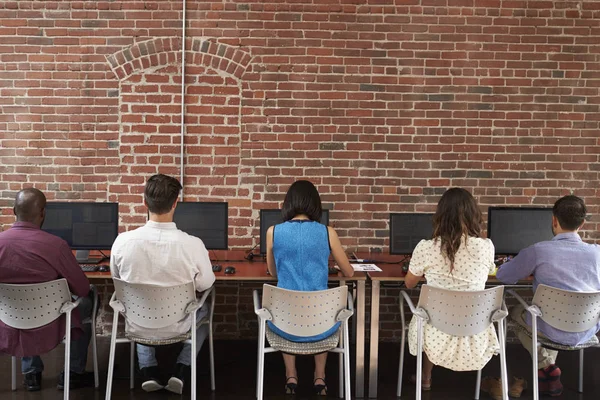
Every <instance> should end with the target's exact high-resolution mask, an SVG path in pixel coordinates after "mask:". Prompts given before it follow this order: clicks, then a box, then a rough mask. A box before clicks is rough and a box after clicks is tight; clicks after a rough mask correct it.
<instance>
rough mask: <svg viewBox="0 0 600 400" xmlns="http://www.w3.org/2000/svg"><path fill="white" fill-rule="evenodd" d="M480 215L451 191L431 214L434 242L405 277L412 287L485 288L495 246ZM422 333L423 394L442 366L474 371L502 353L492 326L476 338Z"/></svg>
mask: <svg viewBox="0 0 600 400" xmlns="http://www.w3.org/2000/svg"><path fill="white" fill-rule="evenodd" d="M481 224H482V215H481V211H480V210H479V207H478V206H477V202H476V201H475V199H474V198H473V196H472V195H471V193H469V192H468V191H467V190H465V189H462V188H452V189H449V190H447V191H446V192H445V193H444V195H443V196H442V198H441V199H440V201H439V203H438V205H437V210H436V212H435V214H434V216H433V239H432V240H422V241H421V242H419V244H418V245H417V247H416V248H415V250H414V252H413V255H412V258H411V260H410V266H409V271H408V273H407V275H406V286H407V287H408V288H413V287H415V286H416V285H417V283H418V282H419V280H420V279H421V277H422V276H425V279H426V280H427V284H428V285H431V286H435V287H438V288H443V289H449V290H464V291H476V290H483V289H484V288H485V282H486V281H487V278H488V275H489V274H490V273H491V272H492V271H493V270H494V245H493V244H492V241H491V240H489V239H484V238H482V237H481ZM423 332H424V335H423V350H424V352H425V357H423V375H422V377H423V379H422V384H423V390H429V389H430V388H431V371H432V370H433V366H434V365H439V366H442V367H444V368H448V369H451V370H454V371H474V370H479V369H481V368H483V366H484V365H486V364H487V363H488V361H489V360H490V359H491V358H492V356H493V355H494V354H497V353H498V351H499V350H500V346H499V344H498V338H497V336H496V331H495V330H494V327H493V326H492V325H490V327H489V328H488V329H487V330H485V331H483V332H481V333H479V334H477V335H473V336H464V337H459V336H452V335H448V334H446V333H443V332H440V331H439V330H437V329H436V328H434V327H433V326H431V325H429V324H425V325H424V330H423ZM408 344H409V350H410V353H411V354H412V355H416V354H417V325H416V320H415V319H414V318H413V320H412V321H411V323H410V327H409V333H408Z"/></svg>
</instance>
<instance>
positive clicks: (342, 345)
mask: <svg viewBox="0 0 600 400" xmlns="http://www.w3.org/2000/svg"><path fill="white" fill-rule="evenodd" d="M341 331H342V332H341V334H340V344H339V346H338V347H339V348H340V349H342V351H343V350H344V348H345V347H346V338H345V337H344V330H343V329H341ZM338 358H339V360H340V368H339V369H340V370H339V373H338V384H339V393H338V397H339V398H340V399H342V398H344V366H345V365H346V364H344V362H345V359H344V353H339V354H338Z"/></svg>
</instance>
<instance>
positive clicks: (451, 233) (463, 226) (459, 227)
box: [433, 188, 483, 271]
mask: <svg viewBox="0 0 600 400" xmlns="http://www.w3.org/2000/svg"><path fill="white" fill-rule="evenodd" d="M482 220H483V218H482V216H481V211H480V210H479V207H478V206H477V202H476V201H475V198H473V196H472V195H471V193H469V191H467V190H465V189H463V188H451V189H448V190H446V192H445V193H444V194H443V196H442V198H441V199H440V201H439V202H438V205H437V209H436V211H435V214H434V215H433V238H434V240H436V241H437V240H441V242H442V243H441V249H442V254H443V255H444V257H446V258H447V259H448V260H450V271H452V270H453V269H454V256H455V255H456V252H457V251H458V248H459V247H460V244H461V242H462V238H463V236H466V237H467V238H468V237H481V223H482V222H483V221H482Z"/></svg>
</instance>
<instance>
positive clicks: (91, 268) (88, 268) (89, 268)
mask: <svg viewBox="0 0 600 400" xmlns="http://www.w3.org/2000/svg"><path fill="white" fill-rule="evenodd" d="M79 266H80V267H81V270H82V271H83V272H96V271H98V268H99V267H98V264H79Z"/></svg>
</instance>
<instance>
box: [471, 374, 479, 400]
mask: <svg viewBox="0 0 600 400" xmlns="http://www.w3.org/2000/svg"><path fill="white" fill-rule="evenodd" d="M480 391H481V370H479V371H477V382H475V396H474V397H473V398H474V399H475V400H479V392H480Z"/></svg>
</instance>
